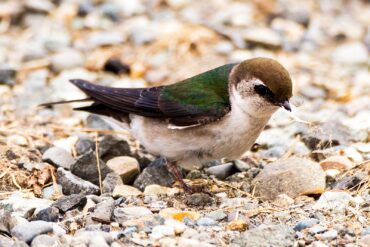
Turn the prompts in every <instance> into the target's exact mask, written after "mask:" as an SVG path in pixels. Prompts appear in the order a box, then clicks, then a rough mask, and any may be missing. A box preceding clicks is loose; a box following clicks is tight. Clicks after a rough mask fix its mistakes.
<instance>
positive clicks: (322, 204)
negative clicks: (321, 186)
mask: <svg viewBox="0 0 370 247" xmlns="http://www.w3.org/2000/svg"><path fill="white" fill-rule="evenodd" d="M351 199H352V196H351V195H350V194H349V193H348V192H346V191H326V192H325V193H323V194H322V195H321V196H320V198H319V200H318V201H317V202H316V203H315V205H313V207H312V208H313V209H316V210H317V209H328V210H334V211H337V212H343V211H345V209H346V208H347V207H348V205H349V202H350V201H351Z"/></svg>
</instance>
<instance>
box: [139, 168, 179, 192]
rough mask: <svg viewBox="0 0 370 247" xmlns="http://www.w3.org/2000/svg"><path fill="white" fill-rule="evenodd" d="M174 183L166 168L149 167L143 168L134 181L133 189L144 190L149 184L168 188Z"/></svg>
mask: <svg viewBox="0 0 370 247" xmlns="http://www.w3.org/2000/svg"><path fill="white" fill-rule="evenodd" d="M174 182H175V178H174V176H173V175H172V174H171V173H170V172H169V171H168V170H167V167H166V166H151V165H149V166H148V167H147V168H145V169H144V170H143V171H142V172H141V173H140V175H139V176H138V177H137V178H136V179H135V182H134V187H136V188H138V189H139V190H142V191H143V190H144V189H145V187H146V186H148V185H150V184H158V185H162V186H167V187H170V186H171V185H172V184H173V183H174Z"/></svg>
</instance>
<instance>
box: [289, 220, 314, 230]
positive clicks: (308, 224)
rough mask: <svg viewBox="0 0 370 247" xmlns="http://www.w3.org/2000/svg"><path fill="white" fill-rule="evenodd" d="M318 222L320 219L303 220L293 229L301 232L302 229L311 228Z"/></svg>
mask: <svg viewBox="0 0 370 247" xmlns="http://www.w3.org/2000/svg"><path fill="white" fill-rule="evenodd" d="M317 223H319V220H318V219H305V220H301V221H299V222H298V223H297V224H296V225H295V226H294V228H293V230H294V231H296V232H300V231H302V230H304V229H306V228H310V227H312V226H313V225H316V224H317Z"/></svg>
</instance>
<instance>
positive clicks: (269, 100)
mask: <svg viewBox="0 0 370 247" xmlns="http://www.w3.org/2000/svg"><path fill="white" fill-rule="evenodd" d="M229 79H230V84H229V85H230V89H229V90H230V93H231V94H234V96H235V97H236V98H237V99H238V100H237V101H239V103H237V102H235V103H236V104H244V106H243V105H241V107H243V108H244V110H245V111H248V112H249V113H252V114H254V115H256V116H258V115H260V116H261V117H264V116H265V115H266V116H267V115H269V114H272V113H273V112H274V111H276V110H277V109H278V108H279V107H283V108H284V109H286V110H288V111H291V108H290V104H289V99H290V97H291V96H292V80H291V78H290V76H289V73H288V71H287V70H286V69H285V68H284V67H283V66H282V65H281V64H280V63H278V62H277V61H275V60H273V59H270V58H253V59H248V60H245V61H243V62H241V63H239V64H237V65H236V66H235V67H234V68H233V69H232V71H231V74H230V78H229Z"/></svg>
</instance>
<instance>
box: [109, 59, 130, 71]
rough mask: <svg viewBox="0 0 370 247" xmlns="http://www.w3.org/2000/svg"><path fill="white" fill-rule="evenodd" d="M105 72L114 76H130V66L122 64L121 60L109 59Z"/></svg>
mask: <svg viewBox="0 0 370 247" xmlns="http://www.w3.org/2000/svg"><path fill="white" fill-rule="evenodd" d="M104 70H105V71H108V72H112V73H114V74H117V75H120V74H130V71H131V69H130V66H129V65H127V64H124V63H122V61H121V60H119V59H113V58H110V59H108V60H107V61H106V62H105V64H104Z"/></svg>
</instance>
